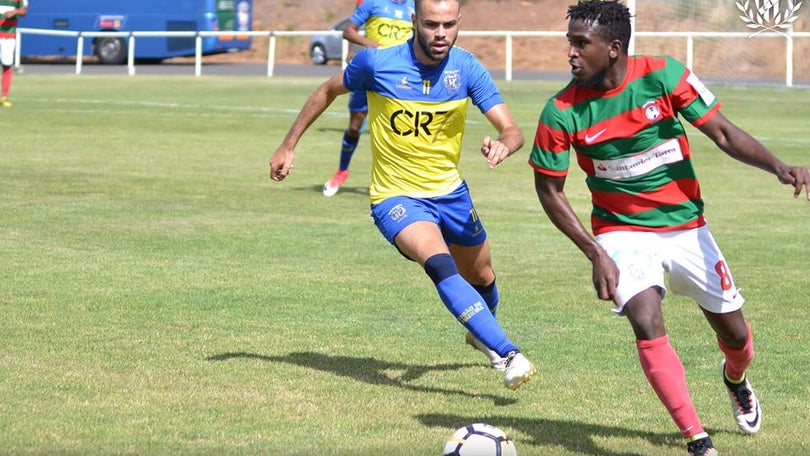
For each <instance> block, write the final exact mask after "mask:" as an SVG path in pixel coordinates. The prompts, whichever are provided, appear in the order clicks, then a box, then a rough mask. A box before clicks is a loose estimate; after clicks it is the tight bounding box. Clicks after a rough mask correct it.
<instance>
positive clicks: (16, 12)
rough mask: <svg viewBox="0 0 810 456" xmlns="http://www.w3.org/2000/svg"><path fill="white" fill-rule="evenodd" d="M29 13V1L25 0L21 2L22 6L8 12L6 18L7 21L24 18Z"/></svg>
mask: <svg viewBox="0 0 810 456" xmlns="http://www.w3.org/2000/svg"><path fill="white" fill-rule="evenodd" d="M27 12H28V0H23V1H22V2H20V6H18V7H17V8H15V9H13V10H9V11H6V13H5V17H6V19H8V18H12V17H14V16H17V17H23V16H25V14H26V13H27Z"/></svg>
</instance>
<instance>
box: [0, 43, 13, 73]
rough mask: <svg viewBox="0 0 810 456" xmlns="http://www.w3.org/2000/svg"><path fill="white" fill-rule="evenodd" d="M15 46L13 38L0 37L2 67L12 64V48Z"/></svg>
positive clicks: (0, 61)
mask: <svg viewBox="0 0 810 456" xmlns="http://www.w3.org/2000/svg"><path fill="white" fill-rule="evenodd" d="M16 46H17V40H16V39H15V38H0V64H2V65H3V66H4V67H10V66H12V65H14V48H15V47H16Z"/></svg>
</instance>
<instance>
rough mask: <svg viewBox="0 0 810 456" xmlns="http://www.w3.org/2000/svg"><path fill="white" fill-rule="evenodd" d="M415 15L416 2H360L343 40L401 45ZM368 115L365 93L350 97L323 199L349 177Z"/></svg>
mask: <svg viewBox="0 0 810 456" xmlns="http://www.w3.org/2000/svg"><path fill="white" fill-rule="evenodd" d="M412 14H413V0H360V1H358V2H357V9H355V11H354V14H352V16H351V18H349V22H348V24H346V28H345V29H344V30H343V38H344V39H346V40H348V41H349V42H352V43H355V44H359V45H361V46H365V47H369V48H376V47H379V46H391V45H394V44H399V43H402V42H404V41H405V40H407V39H408V38H410V37H411V31H412V30H413V26H412V25H411V15H412ZM363 24H365V26H366V32H365V36H364V35H363V34H361V33H360V27H362V26H363ZM367 114H368V102H367V100H366V92H365V91H363V90H360V91H356V92H352V94H351V95H350V96H349V127H348V128H347V129H346V131H345V132H343V141H341V144H340V162H339V163H338V169H337V171H335V174H334V175H333V176H332V178H331V179H329V180H328V181H326V184H324V186H323V194H324V196H334V195H335V194H336V193H337V192H338V190H339V189H340V186H341V185H343V182H345V181H346V179H348V178H349V163H350V162H351V160H352V155H354V150H355V149H357V144H358V143H359V141H360V133H361V132H362V130H363V122H364V121H365V120H366V115H367Z"/></svg>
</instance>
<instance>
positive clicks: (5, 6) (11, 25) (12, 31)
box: [0, 0, 28, 108]
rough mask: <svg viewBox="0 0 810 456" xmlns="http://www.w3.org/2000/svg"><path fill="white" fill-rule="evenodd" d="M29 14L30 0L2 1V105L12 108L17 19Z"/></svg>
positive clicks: (0, 40)
mask: <svg viewBox="0 0 810 456" xmlns="http://www.w3.org/2000/svg"><path fill="white" fill-rule="evenodd" d="M26 12H28V0H0V64H2V66H3V75H2V98H0V105H2V106H3V107H4V108H10V107H11V102H10V101H8V92H9V90H10V89H11V73H12V65H14V50H15V48H16V47H17V18H18V17H22V16H25V13H26Z"/></svg>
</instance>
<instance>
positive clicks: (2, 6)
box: [0, 0, 28, 38]
mask: <svg viewBox="0 0 810 456" xmlns="http://www.w3.org/2000/svg"><path fill="white" fill-rule="evenodd" d="M27 6H28V0H0V38H16V37H17V33H16V32H17V16H11V17H10V18H8V19H5V18H4V17H3V13H5V12H6V11H11V10H13V9H19V8H26V7H27Z"/></svg>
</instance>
